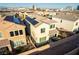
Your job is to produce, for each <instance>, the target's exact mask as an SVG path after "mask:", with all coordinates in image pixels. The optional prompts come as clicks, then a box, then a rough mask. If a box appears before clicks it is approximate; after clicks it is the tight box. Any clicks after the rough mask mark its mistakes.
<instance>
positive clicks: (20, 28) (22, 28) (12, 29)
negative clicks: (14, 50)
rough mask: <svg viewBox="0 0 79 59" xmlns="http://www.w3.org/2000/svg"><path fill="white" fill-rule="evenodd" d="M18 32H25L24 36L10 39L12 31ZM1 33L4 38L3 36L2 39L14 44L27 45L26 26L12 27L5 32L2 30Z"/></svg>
mask: <svg viewBox="0 0 79 59" xmlns="http://www.w3.org/2000/svg"><path fill="white" fill-rule="evenodd" d="M16 30H23V35H18V36H13V37H10V32H11V31H16ZM0 32H1V33H2V36H3V37H2V38H1V39H9V40H11V41H13V42H16V41H22V42H24V45H26V44H27V42H26V35H25V27H24V26H15V28H14V27H11V28H8V29H4V30H1V29H0Z"/></svg>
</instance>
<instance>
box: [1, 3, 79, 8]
mask: <svg viewBox="0 0 79 59" xmlns="http://www.w3.org/2000/svg"><path fill="white" fill-rule="evenodd" d="M33 4H34V5H35V6H36V7H38V8H65V7H67V6H72V7H73V8H77V6H78V5H79V3H0V8H2V7H26V8H29V7H32V5H33Z"/></svg>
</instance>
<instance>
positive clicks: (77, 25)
mask: <svg viewBox="0 0 79 59" xmlns="http://www.w3.org/2000/svg"><path fill="white" fill-rule="evenodd" d="M73 31H74V32H75V31H79V19H78V20H76V21H75V22H74V27H73Z"/></svg>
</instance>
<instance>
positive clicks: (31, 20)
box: [26, 16, 39, 25]
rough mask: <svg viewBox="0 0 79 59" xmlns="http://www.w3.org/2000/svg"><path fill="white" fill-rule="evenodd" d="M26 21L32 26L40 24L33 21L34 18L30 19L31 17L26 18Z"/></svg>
mask: <svg viewBox="0 0 79 59" xmlns="http://www.w3.org/2000/svg"><path fill="white" fill-rule="evenodd" d="M26 19H27V20H28V21H29V22H30V23H31V24H32V25H36V24H38V23H39V22H38V21H36V20H35V19H32V18H30V17H28V16H27V17H26Z"/></svg>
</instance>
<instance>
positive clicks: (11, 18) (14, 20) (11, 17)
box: [4, 16, 21, 23]
mask: <svg viewBox="0 0 79 59" xmlns="http://www.w3.org/2000/svg"><path fill="white" fill-rule="evenodd" d="M4 20H7V21H10V22H14V23H20V22H21V21H20V19H19V18H15V17H14V16H6V17H5V19H4Z"/></svg>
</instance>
